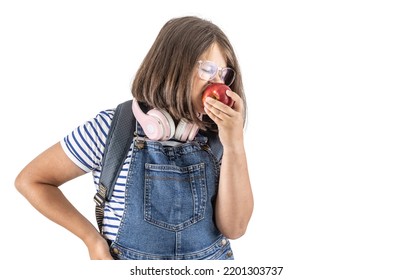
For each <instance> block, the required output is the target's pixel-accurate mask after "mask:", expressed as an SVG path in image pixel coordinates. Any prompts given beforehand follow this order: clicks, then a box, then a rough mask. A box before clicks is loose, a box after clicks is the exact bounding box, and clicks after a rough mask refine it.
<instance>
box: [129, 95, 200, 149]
mask: <svg viewBox="0 0 413 280" xmlns="http://www.w3.org/2000/svg"><path fill="white" fill-rule="evenodd" d="M132 111H133V114H134V115H135V118H136V120H137V121H138V122H139V124H140V125H141V126H142V129H143V131H144V132H145V134H146V136H147V137H148V138H149V139H151V140H154V141H165V140H169V139H171V138H172V137H174V138H175V139H177V140H179V141H192V140H194V138H195V136H196V134H197V133H198V130H199V128H198V126H197V125H195V124H191V123H190V122H188V121H187V120H185V119H182V120H180V121H179V123H178V125H177V127H176V129H175V123H174V121H173V119H172V117H171V115H169V113H168V112H166V111H165V110H162V109H151V110H149V111H148V112H147V113H146V114H145V113H144V112H143V111H142V109H141V108H140V107H139V104H138V102H137V101H136V99H135V98H134V99H133V102H132Z"/></svg>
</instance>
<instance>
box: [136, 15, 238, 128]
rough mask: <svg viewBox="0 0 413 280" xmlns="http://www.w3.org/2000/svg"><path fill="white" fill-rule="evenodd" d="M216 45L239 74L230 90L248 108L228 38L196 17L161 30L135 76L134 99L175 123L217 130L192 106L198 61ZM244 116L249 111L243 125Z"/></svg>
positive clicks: (171, 22) (169, 23)
mask: <svg viewBox="0 0 413 280" xmlns="http://www.w3.org/2000/svg"><path fill="white" fill-rule="evenodd" d="M214 43H215V44H217V45H218V46H219V48H220V49H221V51H222V52H223V55H224V58H225V59H226V63H227V66H228V67H231V68H232V69H234V70H235V72H236V76H235V80H234V82H233V84H232V85H231V89H232V91H234V92H236V93H237V94H238V95H239V96H241V98H242V99H243V100H244V105H245V108H246V100H245V95H244V88H243V85H242V77H241V71H240V67H239V64H238V60H237V58H236V55H235V52H234V49H233V47H232V45H231V43H230V42H229V40H228V38H227V36H226V35H225V34H224V32H223V31H222V30H221V29H220V28H219V27H218V26H216V25H215V24H213V23H212V22H211V21H208V20H204V19H201V18H198V17H193V16H186V17H180V18H174V19H171V20H169V21H168V22H167V23H166V24H165V25H164V26H163V27H162V28H161V30H160V32H159V34H158V36H157V37H156V39H155V42H154V43H153V45H152V47H151V48H150V50H149V52H148V54H147V55H146V57H145V58H144V60H143V61H142V64H141V65H140V67H139V69H138V71H137V73H136V76H135V79H134V81H133V84H132V95H133V96H134V97H135V98H136V100H138V101H140V102H145V103H146V104H147V105H148V106H149V107H152V108H160V109H164V110H166V111H167V112H169V113H170V114H171V116H172V117H173V118H174V119H175V120H179V119H182V118H185V119H187V120H189V121H191V122H193V123H196V124H197V125H198V126H199V127H200V128H202V129H205V128H206V127H210V128H212V127H214V124H213V123H212V121H210V120H209V121H208V120H206V121H205V120H204V121H200V120H199V119H198V118H197V113H196V112H195V110H194V109H193V106H192V102H191V89H192V84H193V76H194V75H193V73H194V71H195V69H196V68H195V67H197V66H198V64H197V61H198V60H199V57H200V56H201V55H202V54H203V53H204V52H206V51H207V50H208V49H209V48H210V47H211V46H212V45H213V44H214ZM245 116H246V111H244V122H245ZM208 119H209V118H208Z"/></svg>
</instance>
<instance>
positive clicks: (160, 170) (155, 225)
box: [110, 127, 233, 260]
mask: <svg viewBox="0 0 413 280" xmlns="http://www.w3.org/2000/svg"><path fill="white" fill-rule="evenodd" d="M141 131H142V130H141V129H140V127H138V132H141ZM142 139H143V138H142V137H137V138H135V139H134V145H133V152H132V156H131V164H130V169H129V173H128V177H127V181H126V190H125V208H124V214H123V217H122V220H121V223H120V227H119V231H118V234H117V236H116V239H115V241H114V242H112V243H111V244H110V251H111V254H112V256H113V257H114V258H115V259H121V260H132V259H133V260H193V259H233V254H232V250H231V247H230V243H229V241H228V239H227V238H225V237H224V236H223V235H222V234H221V233H220V232H219V230H218V229H217V228H216V226H215V223H214V211H213V210H214V205H215V197H216V193H217V187H218V180H219V162H218V160H217V159H216V157H215V156H214V155H213V154H212V151H211V149H210V147H209V146H208V145H207V140H208V138H207V137H205V136H202V135H201V134H198V136H197V137H196V139H195V140H194V141H192V142H187V143H183V144H180V145H178V146H164V145H162V144H161V143H160V142H157V141H148V140H146V139H145V140H142Z"/></svg>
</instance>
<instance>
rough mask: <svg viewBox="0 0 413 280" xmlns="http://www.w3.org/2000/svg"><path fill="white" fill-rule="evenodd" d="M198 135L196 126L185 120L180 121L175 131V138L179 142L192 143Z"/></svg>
mask: <svg viewBox="0 0 413 280" xmlns="http://www.w3.org/2000/svg"><path fill="white" fill-rule="evenodd" d="M197 133H198V126H197V125H194V124H191V123H189V122H188V121H187V120H185V119H182V120H181V121H180V122H179V123H178V125H177V127H176V131H175V138H176V139H177V140H179V141H187V140H189V141H192V140H194V138H195V136H196V134H197Z"/></svg>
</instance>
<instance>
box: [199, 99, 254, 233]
mask: <svg viewBox="0 0 413 280" xmlns="http://www.w3.org/2000/svg"><path fill="white" fill-rule="evenodd" d="M227 95H228V96H229V97H231V98H232V99H233V100H234V101H235V103H234V107H233V108H230V107H228V106H226V105H224V104H223V103H221V102H219V101H217V100H214V99H212V98H207V100H206V105H205V112H206V113H207V114H208V116H209V117H210V118H211V119H212V120H213V121H214V122H215V123H216V124H217V125H218V131H219V137H220V140H221V143H222V145H223V149H224V152H223V156H222V163H221V175H220V180H219V189H218V195H217V200H216V205H215V211H216V214H215V219H216V224H217V226H218V228H219V230H220V231H221V232H222V234H224V235H225V236H226V237H228V238H230V239H236V238H239V237H241V236H242V235H243V234H244V233H245V231H246V229H247V226H248V222H249V220H250V218H251V215H252V210H253V206H254V201H253V195H252V190H251V183H250V179H249V174H248V166H247V157H246V153H245V149H244V135H243V131H244V118H243V110H244V104H243V101H242V99H241V98H240V97H239V96H238V95H237V94H236V93H234V92H232V91H227Z"/></svg>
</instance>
